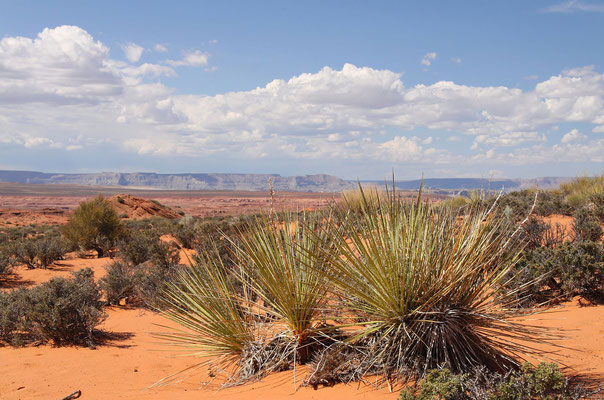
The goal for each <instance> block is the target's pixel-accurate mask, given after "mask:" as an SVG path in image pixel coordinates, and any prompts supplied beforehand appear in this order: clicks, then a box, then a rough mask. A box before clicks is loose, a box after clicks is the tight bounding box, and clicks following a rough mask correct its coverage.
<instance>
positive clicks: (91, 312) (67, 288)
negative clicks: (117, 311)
mask: <svg viewBox="0 0 604 400" xmlns="http://www.w3.org/2000/svg"><path fill="white" fill-rule="evenodd" d="M100 299H101V291H100V290H99V287H98V285H97V284H96V283H95V281H94V276H93V272H92V270H90V269H89V268H88V269H84V270H80V271H78V272H75V273H74V274H73V278H71V279H66V278H54V279H51V280H50V281H48V282H45V283H42V284H40V285H38V286H36V287H34V288H31V289H19V290H15V291H12V292H9V293H3V294H0V337H1V339H2V340H3V341H5V342H7V343H10V344H25V343H28V342H48V341H52V342H53V344H54V345H56V346H61V345H63V344H85V345H88V346H92V345H94V332H95V328H96V326H98V325H99V324H100V323H101V322H102V321H103V320H104V318H105V314H104V312H103V308H102V302H101V301H100Z"/></svg>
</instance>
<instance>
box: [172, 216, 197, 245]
mask: <svg viewBox="0 0 604 400" xmlns="http://www.w3.org/2000/svg"><path fill="white" fill-rule="evenodd" d="M197 220H198V219H197V218H195V217H193V216H191V215H187V216H185V217H184V218H181V219H179V220H178V222H177V223H176V224H175V225H173V227H172V232H171V233H172V236H174V238H175V239H176V241H177V242H178V243H179V244H180V245H181V246H182V247H184V248H185V249H193V248H195V245H196V243H197V239H198V230H197Z"/></svg>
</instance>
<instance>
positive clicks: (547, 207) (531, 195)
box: [484, 189, 573, 221]
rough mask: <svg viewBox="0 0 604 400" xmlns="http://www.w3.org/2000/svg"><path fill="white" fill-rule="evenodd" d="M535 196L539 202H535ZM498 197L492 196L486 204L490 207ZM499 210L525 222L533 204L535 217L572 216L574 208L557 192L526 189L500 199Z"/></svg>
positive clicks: (513, 218)
mask: <svg viewBox="0 0 604 400" xmlns="http://www.w3.org/2000/svg"><path fill="white" fill-rule="evenodd" d="M535 196H536V197H537V201H536V202H535ZM496 198H497V197H496V196H490V197H489V198H488V199H487V200H486V201H485V202H484V203H485V205H486V206H487V207H490V206H491V205H492V204H493V203H494V202H495V200H496ZM497 202H498V210H499V212H500V214H504V215H505V216H507V217H508V218H510V219H511V220H513V221H521V220H524V219H525V218H526V217H527V216H528V215H529V213H530V212H531V209H532V208H533V204H534V205H535V207H534V209H533V214H534V215H539V216H548V215H552V214H561V215H571V214H572V212H573V208H572V207H571V206H570V205H569V204H568V203H567V202H566V200H565V198H564V195H563V194H562V193H561V192H560V191H557V190H537V189H525V190H520V191H515V192H510V193H506V194H504V195H502V196H501V197H499V200H497Z"/></svg>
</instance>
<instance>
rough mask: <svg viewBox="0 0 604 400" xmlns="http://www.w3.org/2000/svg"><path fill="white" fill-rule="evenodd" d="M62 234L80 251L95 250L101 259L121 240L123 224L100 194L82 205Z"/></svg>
mask: <svg viewBox="0 0 604 400" xmlns="http://www.w3.org/2000/svg"><path fill="white" fill-rule="evenodd" d="M61 232H62V234H63V235H64V236H65V238H67V239H68V240H69V241H71V242H72V243H73V244H74V245H77V246H79V248H80V249H82V250H95V251H96V252H97V254H98V257H99V258H100V257H102V256H103V255H104V254H105V253H106V252H107V251H108V250H110V249H111V248H112V247H113V246H114V245H115V243H116V241H117V239H119V237H120V235H121V233H122V224H121V220H120V218H119V216H118V215H117V213H116V212H115V211H114V210H113V208H112V207H111V204H110V203H109V202H108V201H106V200H105V198H104V197H103V196H102V195H101V194H99V195H98V196H97V197H95V198H94V199H92V200H88V201H84V202H82V203H80V205H79V206H78V208H76V210H75V211H74V213H73V215H72V216H71V217H70V218H69V222H68V223H67V225H65V226H63V229H62V230H61Z"/></svg>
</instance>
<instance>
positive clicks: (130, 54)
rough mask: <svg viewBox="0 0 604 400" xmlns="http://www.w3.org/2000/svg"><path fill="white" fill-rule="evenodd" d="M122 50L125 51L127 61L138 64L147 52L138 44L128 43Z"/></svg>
mask: <svg viewBox="0 0 604 400" xmlns="http://www.w3.org/2000/svg"><path fill="white" fill-rule="evenodd" d="M122 50H124V55H125V56H126V59H127V60H128V61H130V62H132V63H135V62H138V60H140V59H141V56H142V55H143V51H145V49H144V48H143V47H141V46H139V45H138V44H136V43H126V44H125V45H123V46H122Z"/></svg>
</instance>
